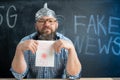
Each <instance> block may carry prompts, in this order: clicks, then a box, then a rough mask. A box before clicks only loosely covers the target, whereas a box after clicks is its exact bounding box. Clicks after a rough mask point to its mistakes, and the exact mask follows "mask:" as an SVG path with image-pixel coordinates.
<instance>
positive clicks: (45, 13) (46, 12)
mask: <svg viewBox="0 0 120 80" xmlns="http://www.w3.org/2000/svg"><path fill="white" fill-rule="evenodd" d="M43 16H51V17H54V18H56V14H55V12H54V11H53V10H51V9H49V8H48V7H47V3H45V4H44V7H43V8H42V9H40V10H39V11H38V12H37V13H36V14H35V20H36V21H37V20H38V19H39V18H41V17H43Z"/></svg>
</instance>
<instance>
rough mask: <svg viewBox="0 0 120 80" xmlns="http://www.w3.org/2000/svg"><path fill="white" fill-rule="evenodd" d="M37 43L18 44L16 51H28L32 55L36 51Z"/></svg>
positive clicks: (27, 41)
mask: <svg viewBox="0 0 120 80" xmlns="http://www.w3.org/2000/svg"><path fill="white" fill-rule="evenodd" d="M37 47H38V42H37V41H36V40H26V41H24V42H21V43H19V44H18V46H17V49H19V50H21V51H22V52H24V51H26V50H30V51H31V52H32V53H35V52H36V51H37Z"/></svg>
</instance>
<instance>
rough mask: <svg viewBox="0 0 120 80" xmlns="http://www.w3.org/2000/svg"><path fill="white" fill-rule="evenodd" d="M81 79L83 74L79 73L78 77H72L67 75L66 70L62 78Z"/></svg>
mask: <svg viewBox="0 0 120 80" xmlns="http://www.w3.org/2000/svg"><path fill="white" fill-rule="evenodd" d="M80 77H81V72H79V73H78V74H76V75H70V74H68V73H67V71H66V70H64V74H63V76H62V78H64V79H66V78H67V79H70V80H75V79H79V78H80Z"/></svg>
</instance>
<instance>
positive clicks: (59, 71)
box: [10, 33, 80, 79]
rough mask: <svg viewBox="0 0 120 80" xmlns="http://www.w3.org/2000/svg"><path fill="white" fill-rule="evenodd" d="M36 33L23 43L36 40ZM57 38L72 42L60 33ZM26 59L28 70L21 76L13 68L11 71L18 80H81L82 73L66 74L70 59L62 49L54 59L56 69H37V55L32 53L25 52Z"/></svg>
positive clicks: (26, 38)
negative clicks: (77, 79) (31, 79)
mask: <svg viewBox="0 0 120 80" xmlns="http://www.w3.org/2000/svg"><path fill="white" fill-rule="evenodd" d="M35 35H36V33H33V34H31V35H28V36H26V37H24V38H23V39H22V40H21V42H22V41H25V40H29V39H34V37H35ZM56 37H57V38H58V39H64V40H68V41H70V40H69V39H68V38H66V37H65V36H63V35H62V34H60V33H56ZM24 57H25V60H26V63H27V70H26V71H25V72H24V73H22V74H19V73H17V72H15V71H14V70H13V69H12V68H11V69H10V70H11V72H12V74H13V75H14V76H15V78H17V79H22V78H24V77H25V76H26V77H27V78H69V79H76V78H80V73H78V74H77V75H75V76H72V75H69V74H68V73H67V72H66V63H67V57H68V51H67V50H65V49H61V51H60V54H57V53H55V59H54V67H36V66H35V57H36V55H35V54H32V53H31V51H29V50H28V51H25V52H24Z"/></svg>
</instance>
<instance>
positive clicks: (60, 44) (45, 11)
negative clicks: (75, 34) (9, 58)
mask: <svg viewBox="0 0 120 80" xmlns="http://www.w3.org/2000/svg"><path fill="white" fill-rule="evenodd" d="M35 19H36V23H35V28H36V31H37V32H35V33H33V34H31V35H28V36H26V37H24V38H23V39H22V40H21V42H20V43H19V44H18V45H17V48H16V53H15V56H14V59H13V62H12V67H11V71H12V73H13V75H14V76H15V77H16V78H17V79H22V78H23V77H24V76H27V78H69V79H76V78H80V72H81V64H80V62H79V59H78V57H77V53H76V51H75V48H74V46H73V44H72V42H71V41H70V40H69V39H68V38H66V37H65V36H63V35H62V34H60V33H58V32H56V30H57V29H58V21H57V19H56V14H55V12H54V11H53V10H51V9H49V8H48V7H47V3H46V4H45V5H44V8H42V9H40V10H39V11H38V12H37V13H36V16H35ZM37 40H54V41H55V42H54V44H53V48H54V50H55V54H54V55H55V60H54V61H55V62H54V67H36V66H35V57H36V55H35V53H36V51H37V47H38V41H37Z"/></svg>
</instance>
